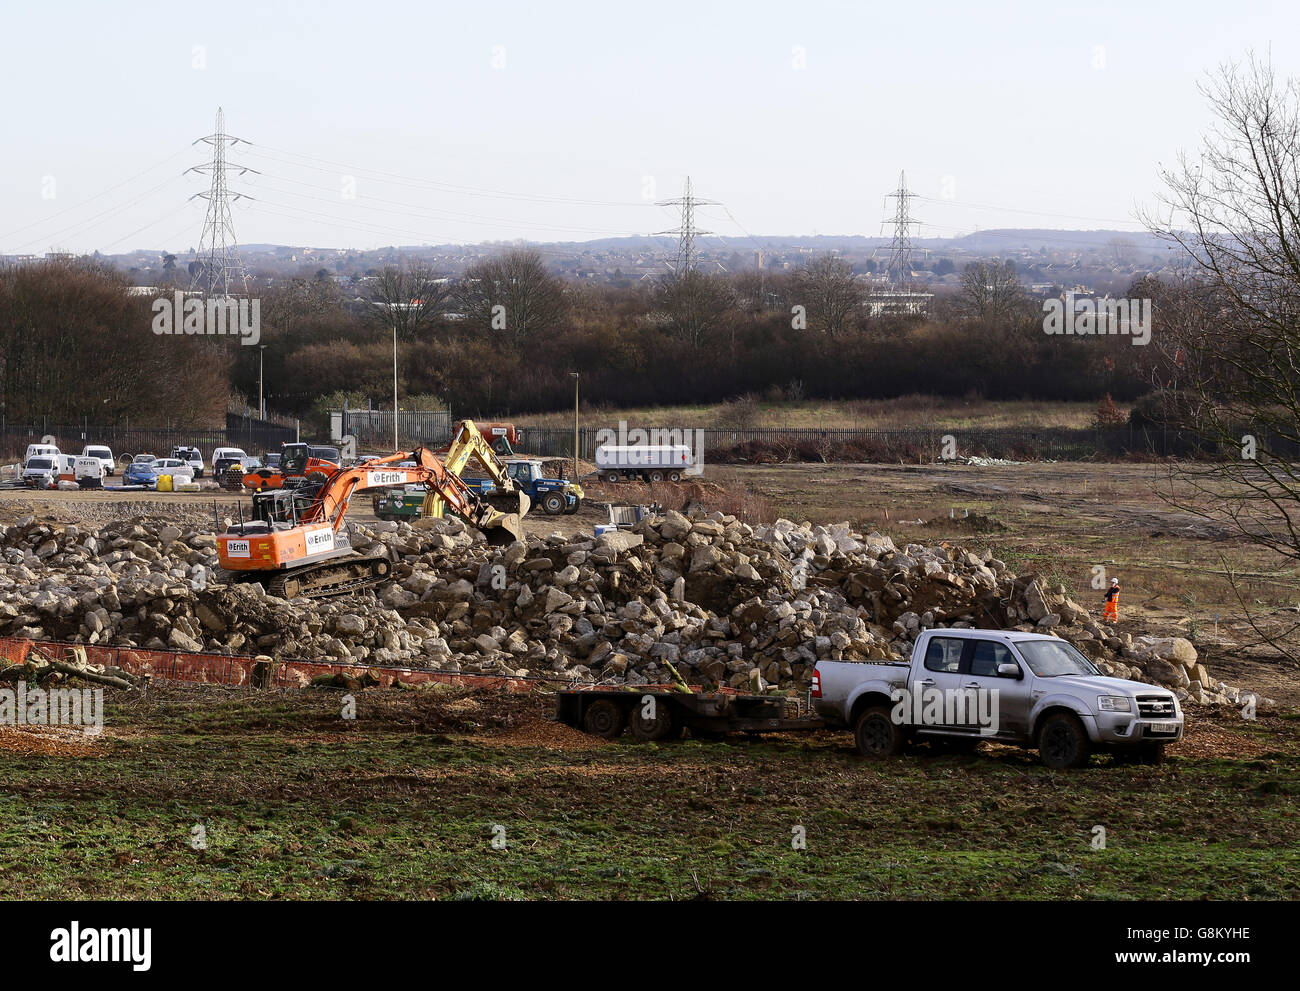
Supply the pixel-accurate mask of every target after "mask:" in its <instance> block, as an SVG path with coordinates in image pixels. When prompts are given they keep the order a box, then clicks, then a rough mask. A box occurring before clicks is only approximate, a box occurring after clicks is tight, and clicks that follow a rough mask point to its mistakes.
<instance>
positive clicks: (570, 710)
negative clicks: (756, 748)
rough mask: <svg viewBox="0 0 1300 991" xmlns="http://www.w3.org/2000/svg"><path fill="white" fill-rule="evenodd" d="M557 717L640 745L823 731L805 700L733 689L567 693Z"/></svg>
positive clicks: (604, 688)
mask: <svg viewBox="0 0 1300 991" xmlns="http://www.w3.org/2000/svg"><path fill="white" fill-rule="evenodd" d="M555 718H556V719H557V720H558V721H560V722H562V723H564V724H566V725H568V726H572V727H574V728H575V729H580V730H582V731H583V732H584V733H591V734H592V735H594V736H599V737H603V738H604V739H606V740H614V739H617V738H618V737H620V736H621V735H622V734H623V731H624V730H625V729H626V730H627V731H628V732H629V733H631V735H632V737H633V738H634V739H636V740H637V741H639V742H642V743H649V742H651V741H657V740H672V739H676V738H677V737H679V736H681V735H682V731H683V730H684V729H689V730H690V731H691V735H692V736H696V737H702V738H717V737H720V736H724V735H726V734H727V733H789V732H800V731H805V730H815V729H821V728H823V727H824V726H825V725H826V724H825V722H824V721H823V720H821V719H819V718H817V717H816V716H813V715H812V714H811V707H810V706H809V704H808V700H807V699H806V698H800V697H798V696H784V695H750V694H746V693H743V692H738V691H736V690H735V689H732V688H716V689H713V690H712V691H704V690H703V689H693V690H691V691H689V692H688V691H683V690H682V689H681V688H679V687H675V686H673V685H638V686H635V687H621V688H615V687H610V686H603V685H593V686H590V687H580V688H565V689H561V690H560V691H559V692H558V693H557V695H556V701H555Z"/></svg>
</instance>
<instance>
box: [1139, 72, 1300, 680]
mask: <svg viewBox="0 0 1300 991" xmlns="http://www.w3.org/2000/svg"><path fill="white" fill-rule="evenodd" d="M1202 92H1203V93H1204V95H1205V96H1206V98H1207V99H1208V101H1209V103H1210V105H1211V107H1212V109H1213V111H1214V115H1215V123H1214V124H1213V125H1212V127H1211V129H1210V130H1209V132H1208V133H1207V134H1206V135H1205V136H1204V137H1203V140H1202V143H1201V147H1200V149H1199V153H1198V154H1196V155H1188V154H1184V155H1182V156H1180V157H1179V160H1178V163H1177V164H1176V166H1174V167H1173V168H1170V169H1168V170H1165V171H1164V173H1163V174H1162V178H1163V180H1164V182H1165V185H1166V187H1167V193H1166V195H1165V197H1164V206H1165V208H1166V210H1165V211H1162V212H1163V216H1160V217H1153V216H1148V217H1147V218H1146V221H1147V224H1148V226H1149V227H1150V228H1151V229H1152V230H1153V231H1154V232H1155V233H1157V234H1159V235H1161V236H1162V237H1164V238H1166V239H1167V240H1169V241H1171V242H1173V243H1174V244H1176V245H1178V246H1180V247H1181V248H1182V249H1183V251H1184V252H1185V253H1186V255H1187V257H1188V258H1189V259H1190V260H1191V262H1192V271H1193V273H1194V279H1193V280H1189V281H1190V283H1191V285H1192V286H1194V287H1195V294H1194V295H1191V294H1188V295H1185V296H1184V297H1183V298H1182V305H1184V306H1185V307H1186V309H1187V318H1186V319H1185V320H1184V321H1182V322H1181V323H1180V326H1179V333H1180V335H1181V337H1180V339H1179V341H1178V344H1177V347H1176V352H1175V353H1176V354H1177V356H1178V358H1179V365H1178V368H1177V373H1178V375H1179V377H1180V381H1181V383H1182V385H1181V389H1180V392H1181V401H1180V402H1179V403H1178V407H1179V408H1180V409H1182V410H1184V411H1185V412H1184V413H1183V415H1182V419H1183V420H1184V421H1186V422H1185V423H1184V424H1181V425H1186V426H1189V427H1191V428H1193V429H1194V430H1195V431H1196V433H1197V434H1199V435H1200V436H1201V437H1203V438H1205V440H1206V441H1207V442H1208V443H1209V444H1211V445H1213V446H1215V447H1217V449H1218V453H1220V454H1222V455H1226V456H1225V457H1223V458H1222V459H1221V460H1218V461H1215V462H1213V463H1211V464H1209V465H1201V466H1199V467H1198V466H1193V467H1185V468H1183V469H1182V470H1180V471H1179V472H1178V475H1179V476H1180V477H1181V479H1182V480H1183V481H1184V482H1187V483H1189V484H1190V488H1191V491H1192V492H1193V493H1194V495H1193V496H1192V498H1190V499H1187V498H1181V499H1180V501H1181V502H1182V504H1183V505H1184V508H1187V509H1188V510H1190V511H1192V512H1196V513H1198V514H1200V515H1202V516H1204V517H1206V518H1212V519H1216V520H1220V521H1225V520H1226V521H1227V522H1228V523H1230V525H1231V526H1232V528H1233V529H1234V530H1235V531H1236V532H1237V533H1238V534H1239V535H1241V536H1242V537H1244V538H1246V539H1247V540H1250V541H1252V542H1254V543H1256V544H1258V545H1261V546H1263V547H1266V548H1269V549H1271V550H1273V551H1276V552H1277V553H1279V554H1281V555H1283V556H1284V557H1286V558H1289V559H1291V560H1293V561H1300V468H1298V467H1297V460H1298V459H1300V319H1298V318H1300V81H1298V80H1297V79H1295V78H1294V77H1292V78H1287V79H1286V80H1284V81H1283V80H1278V79H1277V78H1276V77H1275V76H1274V73H1273V69H1272V66H1271V65H1269V64H1267V63H1266V62H1260V61H1258V60H1256V59H1255V58H1254V57H1253V56H1252V57H1250V58H1249V59H1248V60H1247V61H1246V62H1245V63H1244V64H1242V63H1229V64H1227V65H1225V66H1223V67H1221V68H1220V69H1219V70H1218V72H1217V73H1216V74H1215V75H1214V76H1212V77H1211V78H1210V80H1209V81H1208V82H1207V83H1206V84H1205V85H1203V86H1202ZM1167 350H1168V349H1166V351H1167ZM1184 491H1186V489H1184ZM1290 632H1292V631H1288V633H1290ZM1266 639H1269V640H1270V641H1271V642H1272V643H1273V644H1274V646H1276V647H1278V648H1279V649H1281V648H1282V643H1283V638H1282V637H1281V636H1278V635H1276V634H1270V635H1269V636H1268V637H1266ZM1291 646H1292V648H1294V641H1292V643H1291ZM1291 656H1292V657H1293V658H1296V659H1300V658H1298V657H1297V655H1296V654H1295V653H1292V654H1291Z"/></svg>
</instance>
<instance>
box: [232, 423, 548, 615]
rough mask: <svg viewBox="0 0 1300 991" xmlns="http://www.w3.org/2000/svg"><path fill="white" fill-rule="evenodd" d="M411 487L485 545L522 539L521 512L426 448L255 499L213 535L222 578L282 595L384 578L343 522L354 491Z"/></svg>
mask: <svg viewBox="0 0 1300 991" xmlns="http://www.w3.org/2000/svg"><path fill="white" fill-rule="evenodd" d="M402 462H408V463H407V464H402ZM409 462H414V464H411V463H409ZM409 484H419V485H424V486H427V487H428V489H429V491H430V492H436V493H437V494H438V496H439V497H440V498H441V499H442V500H443V501H444V502H445V503H446V505H447V508H448V509H449V510H450V511H451V512H452V513H454V514H455V515H456V516H459V517H460V518H461V519H463V520H464V521H465V522H466V523H469V524H470V525H471V526H474V527H477V528H478V529H479V530H481V531H482V532H483V536H484V537H486V538H487V540H488V543H491V544H495V545H502V544H509V543H512V542H513V541H516V540H522V539H523V538H524V535H523V525H522V520H521V516H522V512H521V513H502V512H501V511H499V510H497V509H495V508H493V507H492V506H491V505H489V504H488V502H487V501H486V500H485V499H484V498H483V497H481V496H480V495H479V494H478V493H477V492H475V491H474V489H472V488H471V487H470V486H468V485H466V484H465V482H463V481H462V480H461V479H460V478H459V477H458V476H457V475H454V474H453V473H451V472H450V471H448V470H447V467H446V466H445V465H444V464H443V463H442V462H441V461H440V460H439V459H438V457H437V455H435V454H434V453H433V452H432V451H429V450H426V449H425V448H417V449H416V450H414V451H410V452H406V453H403V452H398V453H397V454H392V455H390V456H388V457H386V458H376V459H373V460H370V461H366V462H363V463H362V464H359V465H356V466H354V467H351V468H342V469H339V470H338V471H337V472H335V473H334V474H333V475H331V476H330V477H329V478H328V479H326V480H325V481H323V482H321V483H311V484H310V485H304V486H300V487H299V488H297V489H290V490H282V491H277V492H266V493H260V494H259V495H256V496H254V497H253V509H254V516H255V518H254V519H252V520H249V521H247V522H244V521H243V520H242V519H241V521H240V522H239V523H237V524H231V525H228V526H227V527H226V530H225V532H224V533H221V534H218V536H217V557H218V560H219V561H220V563H221V569H222V572H224V574H223V576H222V578H223V580H230V581H257V582H260V583H262V584H263V585H264V586H265V587H266V590H267V594H269V595H277V596H281V597H283V598H286V599H292V598H295V597H297V596H300V595H301V596H307V597H311V598H321V597H324V596H329V595H342V594H344V593H347V592H354V591H357V590H359V589H362V588H368V587H370V586H372V585H377V584H379V583H381V582H383V581H386V580H387V578H388V576H389V574H390V572H391V567H392V562H391V561H390V560H389V559H388V557H387V555H386V554H380V555H376V556H371V557H362V556H359V555H357V554H356V552H354V551H353V550H352V542H351V536H350V534H349V533H348V531H347V530H346V529H345V528H344V527H343V520H344V518H345V517H346V516H347V512H348V506H349V504H350V502H351V500H352V496H353V495H354V494H355V493H356V492H358V491H360V490H363V489H376V488H392V487H394V486H398V485H409ZM524 499H525V501H524V502H523V503H522V504H521V508H522V509H523V510H525V511H526V509H527V502H526V497H524Z"/></svg>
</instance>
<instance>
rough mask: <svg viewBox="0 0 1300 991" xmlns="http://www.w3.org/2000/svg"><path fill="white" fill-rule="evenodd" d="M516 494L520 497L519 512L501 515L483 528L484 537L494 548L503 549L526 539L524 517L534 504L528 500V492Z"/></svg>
mask: <svg viewBox="0 0 1300 991" xmlns="http://www.w3.org/2000/svg"><path fill="white" fill-rule="evenodd" d="M515 494H516V495H518V496H519V502H518V506H519V509H518V511H517V512H512V513H500V514H498V515H496V516H494V517H493V518H492V519H491V520H489V521H488V522H487V524H486V525H485V526H483V527H482V528H481V529H482V530H483V536H484V537H486V538H487V542H488V543H489V544H491V545H492V546H493V547H503V546H505V545H506V544H513V543H514V542H515V541H516V540H523V539H524V517H525V516H527V515H528V510H529V509H531V508H532V505H533V502H532V500H531V499H529V498H528V493H527V492H518V493H515Z"/></svg>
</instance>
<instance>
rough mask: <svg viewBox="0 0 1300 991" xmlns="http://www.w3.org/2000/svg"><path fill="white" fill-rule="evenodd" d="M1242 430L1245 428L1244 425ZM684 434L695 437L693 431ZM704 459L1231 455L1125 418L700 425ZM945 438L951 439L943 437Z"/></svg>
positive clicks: (556, 451)
mask: <svg viewBox="0 0 1300 991" xmlns="http://www.w3.org/2000/svg"><path fill="white" fill-rule="evenodd" d="M600 430H601V428H597V427H582V428H580V429H579V430H578V456H579V457H580V458H583V459H584V460H587V461H594V460H595V455H596V446H597V440H598V435H599V434H600ZM1243 432H1246V431H1243ZM521 434H522V436H521V438H520V443H519V445H518V446H519V448H520V450H521V451H525V452H527V453H529V454H536V455H542V456H544V457H565V458H570V457H572V456H573V429H572V428H567V427H525V428H523V429H522V430H521ZM690 436H692V437H694V436H696V435H695V434H694V432H691V433H690ZM701 439H702V442H703V451H704V460H705V462H706V463H707V462H709V461H713V462H715V463H726V462H736V461H741V462H743V461H753V460H781V461H896V460H914V459H922V460H926V461H932V460H936V459H939V458H942V457H948V456H949V455H955V456H956V457H987V458H1005V459H1008V460H1017V461H1032V460H1048V461H1087V460H1092V459H1095V458H1103V459H1107V458H1125V457H1134V456H1139V457H1152V456H1154V457H1184V458H1208V457H1219V456H1223V455H1226V454H1230V453H1231V452H1228V451H1220V450H1217V449H1216V447H1215V445H1214V444H1213V443H1211V442H1209V441H1207V440H1206V439H1205V438H1204V437H1202V436H1200V435H1198V434H1196V433H1195V432H1194V431H1187V430H1170V429H1164V428H1161V427H1134V426H1130V425H1124V426H1120V427H1112V428H1106V429H1067V428H1053V429H1034V428H1023V427H997V428H988V429H954V430H939V429H931V428H910V429H903V430H859V429H819V428H815V427H814V428H719V427H707V428H704V429H703V431H702V438H701ZM949 439H950V440H949ZM1259 446H1260V448H1261V449H1266V450H1270V451H1272V452H1273V453H1274V454H1275V455H1277V456H1280V457H1288V458H1300V445H1297V444H1296V443H1294V442H1292V441H1289V440H1286V439H1283V438H1277V437H1262V436H1261V437H1259Z"/></svg>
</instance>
